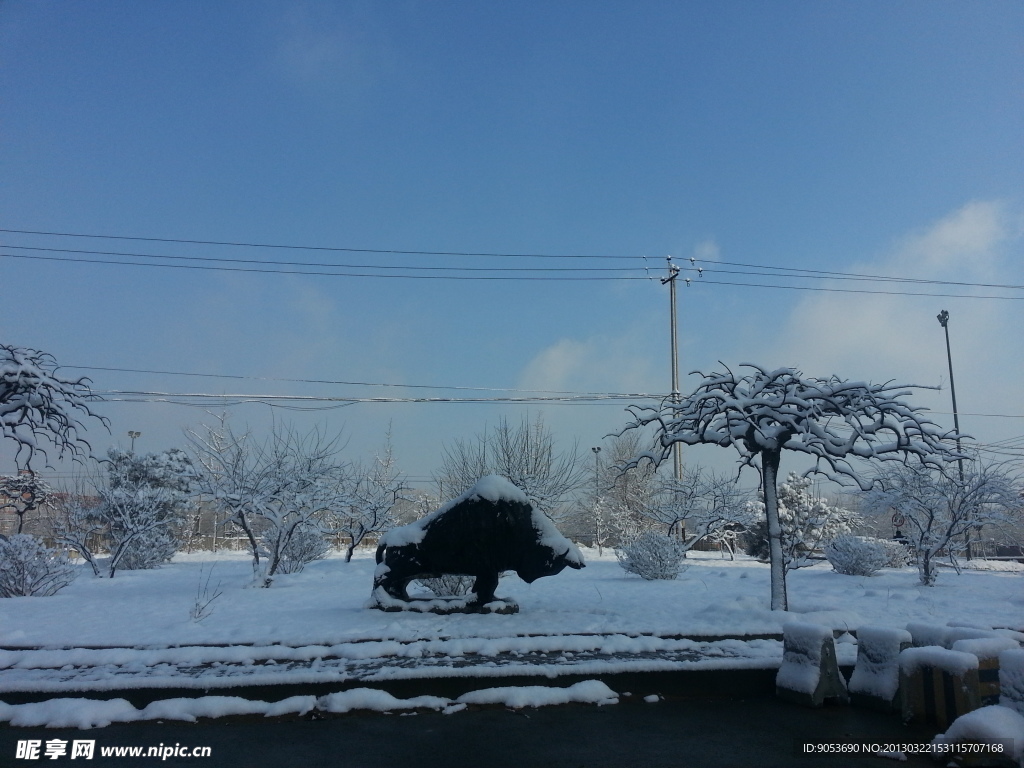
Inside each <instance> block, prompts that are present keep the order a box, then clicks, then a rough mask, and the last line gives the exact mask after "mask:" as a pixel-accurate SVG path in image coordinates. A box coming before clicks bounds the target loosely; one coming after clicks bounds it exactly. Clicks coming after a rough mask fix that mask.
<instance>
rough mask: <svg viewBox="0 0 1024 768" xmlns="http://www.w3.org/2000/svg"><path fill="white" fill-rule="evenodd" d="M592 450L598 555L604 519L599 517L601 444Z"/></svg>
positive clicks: (601, 510)
mask: <svg viewBox="0 0 1024 768" xmlns="http://www.w3.org/2000/svg"><path fill="white" fill-rule="evenodd" d="M590 450H592V451H593V452H594V529H595V530H594V533H595V534H596V536H595V538H596V539H597V554H598V556H599V557H600V556H601V554H602V552H601V549H602V543H603V541H604V525H603V523H604V521H603V520H602V519H601V515H602V514H603V513H604V510H603V509H602V504H601V503H600V498H601V479H600V478H601V446H599V445H595V446H594V447H593V448H591V449H590Z"/></svg>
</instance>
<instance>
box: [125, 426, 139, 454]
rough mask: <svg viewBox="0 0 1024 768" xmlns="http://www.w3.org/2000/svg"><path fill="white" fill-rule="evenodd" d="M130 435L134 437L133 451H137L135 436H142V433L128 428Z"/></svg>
mask: <svg viewBox="0 0 1024 768" xmlns="http://www.w3.org/2000/svg"><path fill="white" fill-rule="evenodd" d="M128 437H130V438H131V439H132V453H135V438H136V437H142V433H141V432H136V431H135V430H131V429H130V430H128Z"/></svg>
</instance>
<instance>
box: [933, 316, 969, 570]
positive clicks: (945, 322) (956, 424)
mask: <svg viewBox="0 0 1024 768" xmlns="http://www.w3.org/2000/svg"><path fill="white" fill-rule="evenodd" d="M936 317H937V318H938V320H939V325H941V326H942V330H944V331H945V332H946V362H947V363H948V364H949V394H950V395H951V396H952V398H953V429H955V430H956V452H957V453H963V451H962V450H961V449H960V415H959V413H957V408H956V384H954V383H953V354H952V353H951V352H950V350H949V312H947V311H946V310H942V311H941V312H939V314H938V315H936ZM956 464H957V470H958V472H959V475H960V485H963V483H964V460H963V459H957V460H956ZM964 539H965V541H966V544H967V559H968V560H970V559H971V529H970V528H968V529H967V532H966V533H965V534H964Z"/></svg>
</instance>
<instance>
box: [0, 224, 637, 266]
mask: <svg viewBox="0 0 1024 768" xmlns="http://www.w3.org/2000/svg"><path fill="white" fill-rule="evenodd" d="M0 232H8V233H11V234H19V235H45V236H49V237H82V238H91V239H97V240H133V241H138V242H146V243H177V244H182V245H216V246H232V247H238V248H280V249H282V250H292V251H332V252H337V253H380V254H393V255H401V256H484V257H492V258H517V259H523V258H528V259H636V258H642V257H638V256H613V255H601V254H589V255H583V254H563V255H554V254H549V253H494V252H484V251H406V250H399V249H396V248H348V247H340V246H324V245H282V244H271V243H246V242H232V241H228V240H186V239H182V238H172V237H131V236H128V235H87V234H82V233H80V232H79V233H75V232H44V231H38V230H31V229H3V228H0Z"/></svg>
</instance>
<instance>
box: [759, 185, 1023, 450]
mask: <svg viewBox="0 0 1024 768" xmlns="http://www.w3.org/2000/svg"><path fill="white" fill-rule="evenodd" d="M1020 244H1021V237H1020V232H1019V229H1018V228H1017V227H1015V226H1014V217H1013V216H1012V215H1011V213H1010V212H1009V211H1008V210H1007V208H1006V207H1005V206H1004V205H1002V204H1000V203H998V202H972V203H970V204H968V205H965V206H964V207H962V208H960V209H959V210H956V211H954V212H952V213H950V214H949V215H948V216H945V217H944V218H942V219H940V220H939V221H937V222H935V223H934V224H932V225H931V226H929V227H927V228H925V229H923V230H921V231H918V232H915V233H912V234H910V235H908V236H907V237H904V238H902V239H901V240H899V241H898V242H897V243H896V244H895V245H894V246H893V247H892V248H890V249H889V250H888V251H887V252H886V253H884V254H883V255H881V256H880V257H879V258H877V259H875V260H874V261H871V262H868V263H863V264H857V265H850V266H848V267H844V268H841V269H842V271H844V272H853V273H861V274H872V275H886V276H900V277H914V278H920V279H926V280H946V281H960V282H998V283H1014V284H1018V285H1019V284H1021V282H1024V280H1022V278H1024V274H1022V272H1024V270H1022V268H1021V264H1020V259H1019V251H1020ZM828 287H832V288H846V289H848V288H868V289H879V286H878V285H877V284H875V283H871V284H861V283H856V282H852V281H842V282H840V281H835V282H833V283H830V284H829V285H828ZM881 289H882V290H890V291H897V292H907V293H934V294H975V295H995V294H1007V293H1008V292H1007V291H1000V290H997V289H992V288H977V287H966V286H955V285H936V284H907V283H893V284H890V285H889V286H882V288H881ZM942 309H947V310H949V312H950V323H949V331H950V343H951V347H952V355H953V365H954V375H955V377H956V385H957V400H958V405H959V409H960V411H961V412H962V413H972V412H984V413H1008V414H1018V413H1022V412H1024V406H1022V404H1021V402H1020V381H1021V377H1022V376H1024V365H1022V362H1021V356H1020V355H1019V349H1020V342H1019V339H1020V327H1021V323H1022V322H1024V306H1022V302H1020V301H1001V300H996V299H963V298H949V297H938V296H930V297H916V296H895V295H877V294H848V293H814V294H811V295H809V296H808V297H806V298H804V299H803V300H801V301H800V302H798V303H797V304H796V305H795V306H794V308H793V310H792V312H791V313H790V315H789V317H788V319H787V320H784V321H783V322H782V323H781V332H780V333H779V334H778V337H777V338H778V340H777V342H775V343H774V344H772V345H771V351H770V352H769V353H768V354H766V355H764V356H759V358H758V359H767V360H777V361H778V364H780V365H793V366H796V367H798V368H800V369H801V370H803V371H804V372H805V373H806V374H808V375H830V374H833V373H834V374H837V375H839V376H842V377H844V378H853V379H868V380H872V381H876V382H877V381H887V380H890V379H895V380H898V381H899V382H900V383H911V384H921V385H939V384H941V385H942V386H943V387H944V391H943V392H941V393H935V394H934V395H932V394H922V395H921V396H920V397H915V399H916V400H918V401H919V404H922V405H927V406H928V407H931V408H933V409H935V410H937V411H948V410H950V405H949V391H948V385H949V374H948V368H947V360H946V346H945V338H944V334H943V331H942V328H941V326H940V324H939V322H938V320H937V318H936V316H937V315H938V313H939V311H940V310H942ZM1010 349H1015V350H1017V352H1016V353H1012V354H1011V353H1009V350H1010ZM940 418H941V420H942V421H944V422H945V421H948V422H950V424H951V422H952V419H951V418H950V417H947V416H942V417H940ZM961 426H962V427H963V428H964V430H965V431H967V432H973V433H975V434H976V436H979V437H980V436H981V435H982V434H995V433H1000V434H1001V433H1004V432H1007V433H1008V432H1013V430H1014V429H1016V432H1015V433H1014V434H1017V433H1019V432H1020V431H1021V429H1020V428H1021V426H1022V424H1020V423H1014V421H1012V420H1007V421H1005V422H1004V423H1003V424H997V423H995V420H993V419H973V420H972V419H971V418H970V417H966V418H964V419H962V420H961Z"/></svg>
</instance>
